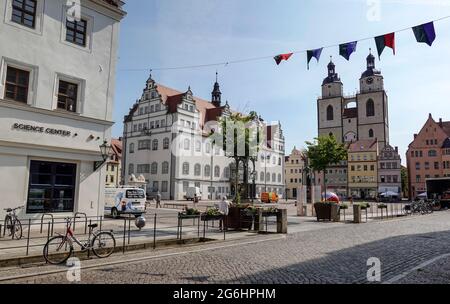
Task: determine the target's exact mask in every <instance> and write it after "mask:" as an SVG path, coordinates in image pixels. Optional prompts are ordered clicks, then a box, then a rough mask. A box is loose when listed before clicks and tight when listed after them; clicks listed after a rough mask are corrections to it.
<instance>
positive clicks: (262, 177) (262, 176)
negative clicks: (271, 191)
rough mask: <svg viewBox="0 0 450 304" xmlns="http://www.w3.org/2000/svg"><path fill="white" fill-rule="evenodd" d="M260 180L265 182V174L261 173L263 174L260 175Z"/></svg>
mask: <svg viewBox="0 0 450 304" xmlns="http://www.w3.org/2000/svg"><path fill="white" fill-rule="evenodd" d="M259 179H260V180H261V181H262V182H263V181H264V172H261V174H259Z"/></svg>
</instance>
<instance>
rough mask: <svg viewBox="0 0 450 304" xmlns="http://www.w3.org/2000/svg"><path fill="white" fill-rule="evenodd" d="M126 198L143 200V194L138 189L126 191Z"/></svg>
mask: <svg viewBox="0 0 450 304" xmlns="http://www.w3.org/2000/svg"><path fill="white" fill-rule="evenodd" d="M127 198H145V194H144V191H143V190H139V189H133V190H127Z"/></svg>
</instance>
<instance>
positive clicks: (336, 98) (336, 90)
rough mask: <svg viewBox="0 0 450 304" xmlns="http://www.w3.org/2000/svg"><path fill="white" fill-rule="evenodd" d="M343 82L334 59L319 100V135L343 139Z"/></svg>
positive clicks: (329, 67) (329, 65)
mask: <svg viewBox="0 0 450 304" xmlns="http://www.w3.org/2000/svg"><path fill="white" fill-rule="evenodd" d="M343 104H344V97H343V84H342V82H341V79H340V78H339V75H338V74H337V73H336V66H335V64H334V63H333V61H332V60H330V63H329V64H328V76H327V77H326V78H325V79H324V81H323V83H322V96H321V97H320V98H319V99H318V100H317V112H318V120H319V121H318V126H319V136H326V135H334V137H335V138H336V139H337V140H338V142H342V141H343V130H342V113H343Z"/></svg>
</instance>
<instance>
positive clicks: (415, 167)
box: [406, 114, 450, 199]
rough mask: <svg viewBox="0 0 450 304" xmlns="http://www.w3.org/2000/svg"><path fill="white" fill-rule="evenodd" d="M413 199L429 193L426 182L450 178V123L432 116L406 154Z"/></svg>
mask: <svg viewBox="0 0 450 304" xmlns="http://www.w3.org/2000/svg"><path fill="white" fill-rule="evenodd" d="M406 159H407V165H408V179H409V197H410V198H411V199H413V198H415V197H417V196H418V195H419V194H421V193H424V192H426V191H427V189H426V180H427V179H428V178H439V177H449V176H450V121H442V119H439V121H438V122H436V121H435V120H434V119H433V117H432V116H431V114H430V115H429V117H428V120H427V122H426V123H425V125H424V126H423V127H422V129H421V130H420V132H419V133H418V134H414V140H413V142H412V143H411V144H410V145H409V148H408V151H407V153H406Z"/></svg>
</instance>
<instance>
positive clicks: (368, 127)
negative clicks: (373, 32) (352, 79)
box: [356, 53, 389, 150]
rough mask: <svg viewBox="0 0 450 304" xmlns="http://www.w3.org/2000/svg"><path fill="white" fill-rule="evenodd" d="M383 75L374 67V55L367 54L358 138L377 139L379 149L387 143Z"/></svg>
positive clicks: (358, 97)
mask: <svg viewBox="0 0 450 304" xmlns="http://www.w3.org/2000/svg"><path fill="white" fill-rule="evenodd" d="M383 80H384V79H383V76H382V75H381V72H380V71H378V70H377V69H376V68H375V56H373V55H372V53H370V54H369V56H367V69H366V71H364V72H363V73H362V75H361V79H360V80H359V83H360V93H359V94H357V96H356V103H357V107H358V139H359V140H366V139H371V140H373V139H375V138H377V139H378V142H379V149H380V150H381V149H383V148H384V147H385V145H387V144H389V117H388V97H387V94H386V91H385V90H384V83H383Z"/></svg>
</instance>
